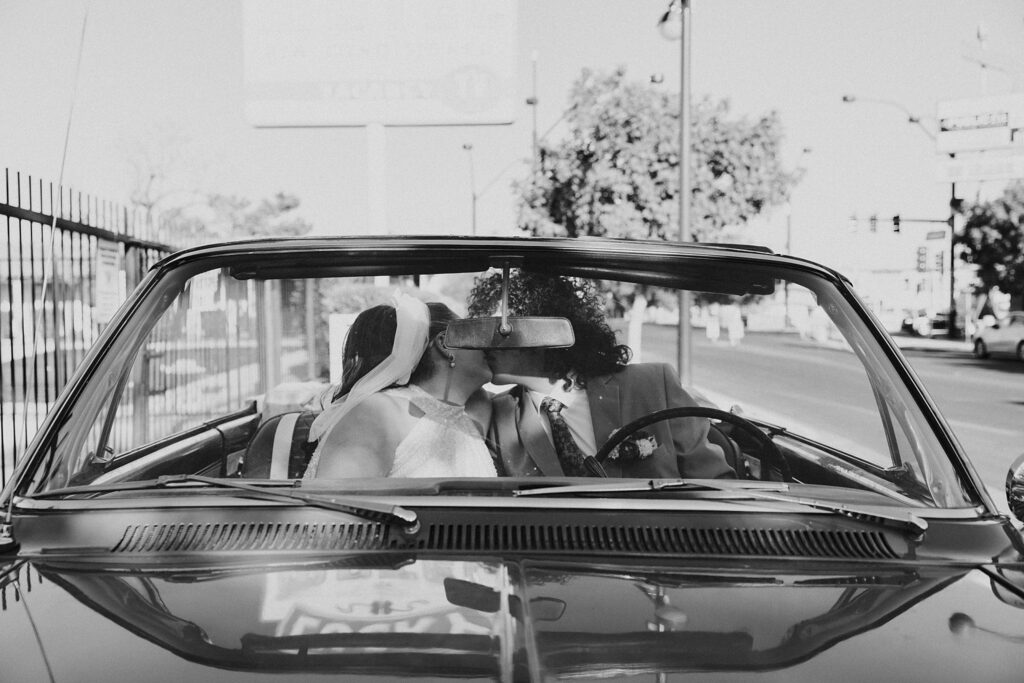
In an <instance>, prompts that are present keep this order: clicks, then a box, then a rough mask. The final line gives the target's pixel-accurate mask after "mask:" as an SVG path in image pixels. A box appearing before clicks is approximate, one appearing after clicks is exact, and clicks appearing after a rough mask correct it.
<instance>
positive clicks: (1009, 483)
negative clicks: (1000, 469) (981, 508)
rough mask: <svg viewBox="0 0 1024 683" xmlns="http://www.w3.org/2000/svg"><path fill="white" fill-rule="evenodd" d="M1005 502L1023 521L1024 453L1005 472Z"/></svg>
mask: <svg viewBox="0 0 1024 683" xmlns="http://www.w3.org/2000/svg"><path fill="white" fill-rule="evenodd" d="M1006 502H1007V503H1009V505H1010V512H1012V513H1013V516H1014V517H1016V518H1017V519H1019V520H1020V521H1022V522H1024V453H1022V454H1021V455H1018V456H1017V459H1016V460H1014V461H1013V464H1012V465H1010V471H1009V472H1007V473H1006Z"/></svg>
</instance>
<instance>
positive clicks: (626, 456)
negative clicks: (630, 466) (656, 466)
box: [608, 429, 658, 462]
mask: <svg viewBox="0 0 1024 683" xmlns="http://www.w3.org/2000/svg"><path fill="white" fill-rule="evenodd" d="M617 431H619V430H617V429H616V430H615V431H613V432H612V433H611V434H610V435H609V436H615V432H617ZM656 450H658V440H657V439H655V438H654V435H653V434H650V433H648V432H645V431H643V430H638V431H636V432H633V433H632V434H630V436H629V438H628V439H626V440H625V441H623V442H622V443H620V444H619V445H618V446H616V447H615V448H613V449H612V452H611V453H609V454H608V459H609V460H618V461H619V462H639V461H641V460H646V459H647V458H649V457H651V454H652V453H654V451H656Z"/></svg>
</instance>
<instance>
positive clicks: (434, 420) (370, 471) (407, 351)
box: [304, 294, 497, 479]
mask: <svg viewBox="0 0 1024 683" xmlns="http://www.w3.org/2000/svg"><path fill="white" fill-rule="evenodd" d="M457 317H458V316H456V315H455V313H454V312H453V311H452V310H451V309H450V308H448V307H447V306H445V305H444V304H440V303H430V304H425V303H423V302H422V301H420V300H419V299H416V298H414V297H411V296H409V295H406V294H397V295H396V296H395V298H394V301H393V304H392V305H382V306H374V307H373V308H369V309H367V310H365V311H363V312H362V313H360V314H359V316H358V317H357V318H356V320H355V321H354V322H353V324H352V328H351V329H350V330H349V334H348V337H347V339H346V342H345V352H344V358H343V366H344V368H345V371H344V376H343V378H342V384H341V387H340V389H339V390H338V392H337V393H336V394H335V398H334V402H333V403H332V404H331V406H330V407H328V408H327V409H326V410H324V412H322V413H321V414H320V415H319V416H318V417H317V418H316V420H315V421H314V422H313V424H312V426H311V428H310V434H309V440H310V441H311V442H313V441H316V442H318V444H317V447H316V450H315V451H314V453H313V457H312V459H311V460H310V462H309V467H308V468H307V469H306V473H305V476H304V478H306V479H312V478H318V479H341V478H349V477H493V476H496V474H497V473H496V471H495V466H494V461H493V459H492V456H491V453H490V451H489V450H488V449H487V446H486V445H485V443H484V438H483V433H484V432H485V430H486V424H487V418H486V414H487V413H488V412H489V406H490V403H489V401H488V400H487V397H486V394H485V392H484V391H483V389H482V387H483V385H484V384H485V383H486V382H488V381H490V379H491V369H490V367H489V366H488V365H487V361H486V358H485V357H484V353H483V352H482V351H477V350H462V349H448V348H447V347H445V346H444V342H443V340H444V332H445V329H446V328H447V326H448V323H449V322H450V321H451V320H455V319H456V318H457ZM471 415H473V416H475V417H476V419H474V417H471Z"/></svg>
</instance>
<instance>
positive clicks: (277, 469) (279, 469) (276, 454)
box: [270, 413, 299, 479]
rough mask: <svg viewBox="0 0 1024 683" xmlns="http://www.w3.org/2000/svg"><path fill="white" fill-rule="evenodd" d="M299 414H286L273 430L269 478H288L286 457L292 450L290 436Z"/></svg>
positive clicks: (293, 431)
mask: <svg viewBox="0 0 1024 683" xmlns="http://www.w3.org/2000/svg"><path fill="white" fill-rule="evenodd" d="M298 419H299V413H286V414H285V415H283V416H282V417H281V421H280V422H278V423H277V429H275V430H274V446H273V448H271V450H270V478H271V479H287V478H288V456H289V455H290V454H291V450H292V435H293V434H294V433H295V423H296V421H298Z"/></svg>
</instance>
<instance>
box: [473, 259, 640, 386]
mask: <svg viewBox="0 0 1024 683" xmlns="http://www.w3.org/2000/svg"><path fill="white" fill-rule="evenodd" d="M500 306H501V273H492V274H490V275H484V276H481V277H479V278H477V280H476V282H475V283H474V284H473V289H472V291H471V292H470V294H469V317H471V318H472V317H478V316H489V315H494V314H495V312H496V311H498V310H499V308H500ZM508 307H509V312H510V314H512V315H536V316H555V317H562V318H567V319H568V320H569V323H570V324H571V325H572V331H573V334H575V336H576V343H575V344H573V346H571V347H570V348H567V349H548V350H547V353H546V354H545V367H544V369H545V371H546V372H548V374H549V376H551V377H555V378H559V379H562V380H564V381H565V382H566V388H569V387H570V386H572V385H573V384H575V385H576V386H577V387H580V388H584V387H586V385H587V379H588V378H590V377H596V376H599V375H608V374H611V373H614V372H618V371H619V370H621V369H622V368H624V367H625V366H626V364H627V363H629V359H630V357H631V356H632V355H633V352H632V351H631V350H630V348H629V347H628V346H626V345H625V344H619V343H618V340H617V339H616V338H615V332H614V331H613V330H612V329H611V327H609V326H608V322H607V321H606V320H605V313H604V305H603V303H602V301H601V296H600V294H599V293H598V291H597V289H596V287H595V286H594V284H593V283H592V282H591V281H589V280H583V279H580V278H569V277H565V276H562V275H549V274H547V273H534V272H530V271H524V270H513V271H511V272H510V273H509V281H508Z"/></svg>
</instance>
